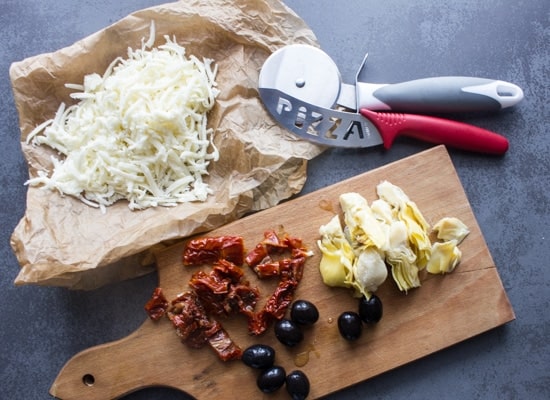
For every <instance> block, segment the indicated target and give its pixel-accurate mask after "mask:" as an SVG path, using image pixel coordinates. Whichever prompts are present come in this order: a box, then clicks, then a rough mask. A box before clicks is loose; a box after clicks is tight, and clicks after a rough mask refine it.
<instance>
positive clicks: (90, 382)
mask: <svg viewBox="0 0 550 400" xmlns="http://www.w3.org/2000/svg"><path fill="white" fill-rule="evenodd" d="M82 383H83V384H84V385H86V386H94V383H95V378H94V376H93V375H92V374H86V375H84V376H83V377H82Z"/></svg>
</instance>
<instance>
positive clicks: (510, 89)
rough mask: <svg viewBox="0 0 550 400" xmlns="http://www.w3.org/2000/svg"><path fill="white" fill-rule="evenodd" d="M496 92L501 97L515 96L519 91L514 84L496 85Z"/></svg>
mask: <svg viewBox="0 0 550 400" xmlns="http://www.w3.org/2000/svg"><path fill="white" fill-rule="evenodd" d="M497 94H498V95H499V96H501V97H517V96H518V95H520V91H519V90H518V88H517V87H515V86H507V85H498V86H497Z"/></svg>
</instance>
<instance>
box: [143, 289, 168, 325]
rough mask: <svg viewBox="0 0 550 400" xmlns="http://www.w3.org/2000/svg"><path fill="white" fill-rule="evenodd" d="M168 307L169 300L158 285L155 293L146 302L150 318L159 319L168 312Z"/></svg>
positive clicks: (146, 309)
mask: <svg viewBox="0 0 550 400" xmlns="http://www.w3.org/2000/svg"><path fill="white" fill-rule="evenodd" d="M167 308H168V300H166V297H165V296H164V293H163V292H162V289H161V288H159V287H158V288H156V289H155V290H154V291H153V295H152V296H151V298H150V299H149V301H147V303H146V304H145V311H146V312H147V315H148V316H149V318H151V319H152V320H153V321H158V320H159V319H161V318H162V316H163V315H164V314H165V313H166V309H167Z"/></svg>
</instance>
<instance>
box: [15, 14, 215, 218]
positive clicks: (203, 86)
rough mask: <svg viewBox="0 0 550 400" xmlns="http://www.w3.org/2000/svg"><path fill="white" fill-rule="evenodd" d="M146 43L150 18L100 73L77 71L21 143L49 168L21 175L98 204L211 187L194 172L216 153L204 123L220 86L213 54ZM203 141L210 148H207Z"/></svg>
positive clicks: (140, 204) (159, 199)
mask: <svg viewBox="0 0 550 400" xmlns="http://www.w3.org/2000/svg"><path fill="white" fill-rule="evenodd" d="M165 40H166V43H165V44H164V45H161V46H159V47H158V48H152V45H153V43H154V24H152V25H151V35H150V38H149V40H148V41H147V42H143V41H142V46H141V48H140V49H136V50H132V49H128V58H127V59H123V58H120V57H119V58H117V59H116V60H114V61H113V62H112V63H111V65H110V66H109V67H108V68H107V70H106V71H105V73H104V75H103V76H100V75H98V74H91V75H87V76H85V77H84V82H83V84H82V85H75V84H67V85H66V86H67V87H69V88H71V89H76V90H79V92H75V93H73V94H72V95H71V97H73V98H75V99H77V100H79V102H78V103H77V104H74V105H72V106H69V107H66V106H65V104H61V105H60V107H59V109H58V111H57V113H56V115H55V117H54V118H53V119H51V120H49V121H46V122H45V123H42V124H40V125H39V126H37V127H36V128H35V129H34V130H33V131H32V132H31V133H30V134H29V136H28V138H27V143H33V144H35V145H41V144H45V145H48V146H49V147H51V148H53V149H55V150H57V151H58V152H59V153H60V154H61V155H63V156H64V157H60V158H57V157H52V163H53V166H54V168H53V171H52V172H51V173H48V172H47V171H39V172H38V176H37V177H34V178H31V179H29V180H28V181H27V182H26V183H27V184H28V185H31V186H42V187H44V188H47V189H52V190H58V191H59V192H60V193H62V194H66V195H71V196H75V197H77V198H79V199H80V200H81V201H83V202H84V203H86V204H88V205H90V206H94V207H99V208H100V209H101V210H102V212H105V211H106V207H107V206H109V205H111V204H113V203H114V202H116V201H117V200H120V199H127V200H128V206H129V208H130V209H132V210H135V209H144V208H147V207H154V206H174V205H176V204H178V203H182V202H191V201H205V200H206V198H207V196H208V195H209V194H211V193H212V191H211V189H210V188H209V187H208V185H207V183H205V182H204V181H203V180H202V176H203V175H207V174H208V172H207V167H208V165H209V163H210V161H216V160H217V159H218V157H219V152H218V150H217V149H216V147H215V146H214V145H213V143H212V135H213V130H212V129H210V128H207V112H208V111H209V110H210V109H212V107H213V106H214V103H215V98H216V96H217V95H218V93H219V91H218V89H217V88H216V82H215V76H216V73H217V67H216V66H215V65H213V61H212V60H210V59H205V60H203V61H202V62H201V61H200V60H199V59H197V58H196V57H194V56H190V57H187V56H186V54H185V48H184V47H182V46H180V45H178V44H177V43H176V41H175V38H169V37H168V36H165ZM209 147H211V149H212V150H210V151H209Z"/></svg>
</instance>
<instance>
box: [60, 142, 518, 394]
mask: <svg viewBox="0 0 550 400" xmlns="http://www.w3.org/2000/svg"><path fill="white" fill-rule="evenodd" d="M327 168H329V166H327ZM382 180H388V181H390V182H391V183H393V184H395V185H398V186H400V187H401V188H403V189H404V190H405V192H406V193H407V194H408V195H409V197H410V198H411V199H412V200H413V201H415V202H416V203H417V205H418V207H419V208H420V210H421V211H422V212H423V214H424V216H425V217H426V219H427V220H428V222H429V223H431V224H432V225H433V224H434V223H435V222H437V220H439V219H440V218H442V217H444V216H454V217H458V218H460V219H461V220H462V221H463V222H465V223H466V225H467V226H468V227H469V228H470V230H471V233H470V235H469V236H468V237H467V238H466V239H465V240H464V242H463V243H462V244H461V245H460V248H461V250H462V253H463V259H462V262H461V263H460V265H459V266H458V267H457V268H456V270H455V271H454V272H453V273H451V274H448V275H445V276H440V275H437V276H433V275H430V276H428V275H427V274H426V275H423V277H422V287H420V288H418V289H414V290H411V291H409V293H408V294H403V293H401V292H399V291H398V290H397V288H396V286H395V284H394V282H393V280H392V279H391V278H390V277H388V280H386V282H385V283H384V285H382V287H380V289H379V290H378V292H377V295H378V296H379V297H380V298H381V300H382V302H383V306H384V316H383V318H382V320H381V321H380V322H379V323H378V324H377V325H376V326H375V327H368V328H367V329H364V330H363V335H362V337H361V338H360V339H359V341H357V342H347V341H345V340H344V339H343V338H342V337H341V336H340V335H339V333H338V327H337V323H336V320H337V318H338V316H339V315H340V313H342V312H343V311H347V310H356V309H357V300H356V299H354V298H352V296H351V292H350V291H349V290H347V289H343V288H337V289H335V288H328V287H326V286H325V285H323V283H322V281H321V278H320V274H319V270H318V265H319V260H320V252H319V250H318V249H317V247H316V241H317V239H318V238H319V234H318V229H319V227H320V226H321V225H323V224H326V223H327V222H328V221H329V220H330V219H331V217H332V216H333V215H334V213H336V212H339V210H340V208H339V205H338V197H339V195H340V194H341V193H344V192H352V191H353V192H358V193H360V194H362V195H363V196H364V197H366V198H367V200H369V201H372V200H374V199H375V198H376V193H375V187H376V185H377V184H378V183H379V182H380V181H382ZM281 227H282V228H283V229H284V230H285V231H286V232H288V233H289V234H291V235H293V236H298V237H301V238H302V239H303V240H304V242H305V244H306V245H307V246H308V248H309V249H310V250H313V251H314V252H315V255H314V256H313V257H311V258H310V259H308V261H307V263H306V267H305V272H304V277H303V280H302V282H301V283H300V286H299V288H298V291H297V293H296V297H295V298H302V299H307V300H310V301H312V302H314V303H315V304H316V305H317V307H318V309H319V312H320V318H319V321H318V322H317V323H316V324H315V325H314V326H313V327H311V328H309V329H306V330H305V339H304V341H303V342H302V343H301V344H300V345H299V346H298V347H296V348H292V349H289V348H285V347H284V346H283V345H281V344H280V343H278V341H277V340H276V338H275V336H274V334H273V330H272V329H269V330H268V331H267V332H266V333H265V334H264V335H262V336H260V337H252V336H250V335H249V334H248V333H247V328H246V321H245V319H244V318H243V317H240V316H236V317H232V318H230V319H227V320H221V321H222V324H223V325H224V327H225V329H226V330H227V331H228V332H229V334H230V335H231V337H232V338H233V339H234V341H235V342H237V343H238V344H239V345H240V346H241V347H242V348H243V349H244V348H246V347H247V346H249V345H251V344H254V343H264V344H269V345H271V346H273V347H274V348H275V350H276V363H277V364H279V365H282V366H283V367H284V368H285V369H286V371H287V372H290V371H291V370H293V369H298V368H299V369H302V370H303V371H304V372H305V373H306V374H307V376H308V377H309V380H310V382H311V392H310V397H309V398H318V397H321V396H325V395H327V394H329V393H332V392H334V391H337V390H339V389H342V388H344V387H347V386H350V385H353V384H355V383H357V382H360V381H363V380H366V379H368V378H370V377H373V376H375V375H378V374H381V373H383V372H385V371H388V370H391V369H393V368H396V367H398V366H400V365H403V364H405V363H408V362H411V361H413V360H416V359H419V358H421V357H424V356H426V355H428V354H431V353H433V352H436V351H438V350H440V349H443V348H445V347H448V346H451V345H453V344H455V343H458V342H460V341H463V340H465V339H468V338H470V337H473V336H475V335H478V334H479V333H481V332H484V331H487V330H489V329H492V328H494V327H497V326H499V325H502V324H504V323H506V322H509V321H511V320H513V319H514V318H515V317H514V312H513V310H512V307H511V305H510V303H509V301H508V298H507V296H506V293H505V291H504V288H503V286H502V283H501V280H500V278H499V275H498V272H497V269H496V267H495V264H494V262H493V260H492V257H491V254H490V253H489V250H488V248H487V245H486V243H485V240H484V238H483V236H482V233H481V231H480V229H479V226H478V224H477V222H476V219H475V217H474V215H473V213H472V210H471V208H470V205H469V203H468V199H467V198H466V195H465V193H464V190H463V188H462V185H461V183H460V181H459V178H458V176H457V174H456V171H455V169H454V167H453V165H452V162H451V160H450V158H449V155H448V153H447V151H446V149H445V148H444V147H443V146H438V147H434V148H432V149H430V150H427V151H424V152H422V153H420V154H418V155H414V156H411V157H409V158H406V159H403V160H400V161H397V162H394V163H392V164H389V165H387V166H384V167H381V168H378V169H376V170H373V171H370V172H367V173H365V174H362V175H359V176H357V177H354V178H351V179H349V180H346V181H343V182H340V183H338V184H335V185H333V186H330V187H326V188H324V189H321V190H319V191H317V192H315V193H311V194H307V195H304V196H301V197H299V198H296V199H294V200H291V201H288V202H286V203H283V204H281V205H279V206H276V207H274V208H271V209H268V210H266V211H262V212H259V213H256V214H253V215H251V216H249V217H246V218H243V219H240V220H238V221H235V222H233V223H231V224H229V225H226V226H224V227H222V228H219V229H217V230H215V231H213V232H211V233H209V235H210V236H215V235H223V234H226V235H242V236H243V237H244V240H245V245H246V247H247V249H252V247H253V246H254V245H255V244H256V243H258V242H259V241H260V240H261V239H262V237H263V233H264V231H265V230H267V229H276V230H278V229H279V228H281ZM184 244H185V242H181V243H178V244H176V245H174V246H172V247H170V248H168V249H166V250H164V251H162V252H161V253H159V254H158V257H157V267H158V273H159V282H160V283H159V285H160V286H161V287H162V288H163V289H164V291H165V294H166V296H167V298H168V299H172V298H174V297H175V296H176V294H178V293H180V292H182V291H184V290H187V288H188V287H187V282H188V280H189V277H190V275H191V273H192V272H194V271H196V268H198V267H194V268H189V267H183V265H182V262H181V255H182V250H183V248H184ZM245 276H247V277H248V278H249V279H250V281H251V282H252V283H253V284H257V285H258V286H259V287H260V289H261V293H262V295H263V296H264V297H267V296H269V294H270V293H271V291H272V288H273V285H272V284H269V283H264V282H258V281H257V280H256V279H255V275H254V274H253V273H252V271H246V275H245ZM270 285H271V286H270ZM264 297H263V298H264ZM263 298H262V299H261V300H260V302H259V306H261V305H262V304H263ZM144 319H145V322H144V323H143V325H142V326H141V327H140V328H138V329H137V330H136V331H135V332H134V333H133V334H131V335H129V336H128V337H126V338H124V339H121V340H118V341H115V342H111V343H107V344H104V345H100V346H96V347H93V348H90V349H88V350H85V351H83V352H81V353H79V354H77V355H75V356H74V357H73V358H72V359H71V360H69V361H68V362H67V364H66V365H65V366H64V367H63V369H62V370H61V372H60V373H59V375H58V377H57V378H56V380H55V382H54V383H53V385H52V387H51V389H50V393H51V394H52V395H53V396H55V397H57V398H60V399H63V400H68V399H82V398H85V399H112V398H117V397H120V396H122V395H124V394H127V393H129V392H132V391H134V390H138V389H139V388H143V387H147V386H155V385H161V386H171V387H174V388H178V389H180V390H182V391H185V392H187V393H188V394H190V395H191V396H193V397H195V398H197V399H213V398H224V399H252V398H262V397H265V398H267V397H269V398H270V399H287V398H289V397H288V394H287V393H286V391H285V390H284V388H282V389H281V390H279V391H278V392H277V393H275V394H271V395H269V396H265V395H263V394H262V393H261V392H260V391H259V389H258V388H257V387H256V376H257V372H256V371H254V370H252V369H250V368H248V367H246V366H245V365H244V364H243V363H242V362H240V361H232V362H225V363H224V362H222V361H220V360H219V359H218V358H217V356H216V354H214V352H213V351H212V350H211V349H210V348H208V347H205V348H203V349H198V350H197V349H190V348H188V347H187V346H186V345H183V344H182V343H181V342H180V341H179V339H178V337H177V336H176V334H175V332H174V329H173V328H172V326H171V324H170V322H169V321H168V320H167V319H166V318H163V319H162V320H160V321H158V322H152V321H150V320H149V319H146V315H145V312H144ZM343 371H345V373H343Z"/></svg>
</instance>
